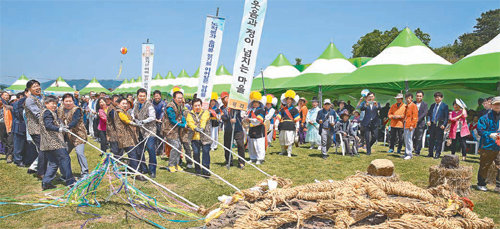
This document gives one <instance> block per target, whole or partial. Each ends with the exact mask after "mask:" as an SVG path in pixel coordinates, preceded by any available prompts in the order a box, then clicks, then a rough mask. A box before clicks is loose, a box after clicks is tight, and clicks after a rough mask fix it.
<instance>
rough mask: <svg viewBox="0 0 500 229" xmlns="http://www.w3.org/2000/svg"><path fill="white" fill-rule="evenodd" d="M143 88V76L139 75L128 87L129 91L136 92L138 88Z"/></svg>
mask: <svg viewBox="0 0 500 229" xmlns="http://www.w3.org/2000/svg"><path fill="white" fill-rule="evenodd" d="M140 88H142V76H139V77H137V79H136V80H135V81H134V82H133V83H130V87H128V88H127V90H126V91H127V93H132V94H134V93H136V92H137V90H139V89H140Z"/></svg>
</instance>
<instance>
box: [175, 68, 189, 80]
mask: <svg viewBox="0 0 500 229" xmlns="http://www.w3.org/2000/svg"><path fill="white" fill-rule="evenodd" d="M182 77H189V75H188V74H187V72H186V70H184V69H182V70H181V72H180V73H179V75H177V78H182Z"/></svg>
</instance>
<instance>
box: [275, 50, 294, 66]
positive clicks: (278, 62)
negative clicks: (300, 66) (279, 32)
mask: <svg viewBox="0 0 500 229" xmlns="http://www.w3.org/2000/svg"><path fill="white" fill-rule="evenodd" d="M287 65H292V64H290V61H288V59H286V57H285V56H284V55H283V54H282V53H280V54H279V55H278V57H276V59H274V61H273V62H272V63H271V65H270V66H275V67H279V66H287Z"/></svg>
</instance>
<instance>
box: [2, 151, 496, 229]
mask: <svg viewBox="0 0 500 229" xmlns="http://www.w3.org/2000/svg"><path fill="white" fill-rule="evenodd" d="M339 151H340V149H339ZM386 151H387V147H384V146H382V145H381V144H379V145H377V146H375V150H374V152H373V153H372V155H371V156H367V155H365V154H364V153H361V156H360V157H349V156H342V155H339V154H334V152H335V149H330V153H331V155H330V157H329V158H328V159H327V160H323V159H322V158H321V154H320V151H318V150H309V149H308V145H304V146H301V147H300V148H298V149H294V150H293V153H294V155H293V157H292V158H288V157H286V156H281V155H279V154H278V153H279V148H278V147H277V142H275V146H273V147H271V148H270V149H269V150H268V152H267V155H266V162H265V163H264V164H263V165H261V166H260V167H261V168H262V169H263V170H264V171H266V172H268V173H270V174H272V175H277V176H281V177H286V178H290V179H292V180H293V182H294V185H300V184H306V183H311V182H314V180H315V179H317V180H327V179H344V178H345V177H347V176H349V175H353V174H354V173H355V172H356V171H366V168H367V166H368V165H369V163H370V161H372V160H373V159H378V158H386V159H390V160H392V161H393V162H394V164H395V167H396V168H395V171H396V173H397V174H399V175H400V177H401V179H402V180H405V181H411V182H412V183H414V184H416V185H418V186H420V187H426V186H427V185H428V179H429V177H428V176H429V172H428V171H429V167H430V166H432V165H435V164H438V163H439V161H438V160H433V159H430V158H426V157H416V158H414V159H412V160H409V161H404V160H403V159H401V158H400V157H399V155H396V154H388V153H386ZM448 153H449V152H445V153H444V154H448ZM426 154H427V152H423V155H426ZM86 156H87V159H88V161H89V167H90V168H94V167H95V166H96V164H97V163H98V162H99V160H100V157H99V152H98V151H96V150H94V149H93V148H91V147H89V146H86ZM247 156H248V154H247ZM211 157H212V164H211V169H212V170H213V171H214V172H215V173H217V174H219V175H220V176H222V177H223V178H225V179H226V180H228V181H229V182H231V183H232V184H234V185H235V186H237V187H239V188H241V189H245V188H249V187H252V186H253V185H254V184H255V183H256V182H257V181H260V180H262V179H264V178H265V176H264V175H263V174H261V173H259V172H258V171H257V170H255V169H254V168H252V167H250V166H247V167H246V169H245V170H240V169H237V168H231V170H227V169H226V167H225V166H224V165H223V162H224V156H223V150H222V149H221V147H219V149H218V150H216V151H213V152H211ZM71 159H72V165H73V166H72V168H73V172H74V173H75V174H77V175H79V171H80V167H79V165H78V162H77V160H76V155H75V153H74V152H72V153H71ZM167 162H168V161H167V159H166V158H162V159H161V160H159V162H158V163H159V164H160V165H161V166H163V167H164V166H166V165H167ZM478 162H479V156H475V155H470V156H469V158H468V159H467V161H466V162H465V163H463V162H461V163H463V164H466V165H471V166H473V167H474V177H473V181H472V184H476V174H477V169H478V165H479V164H478ZM26 170H27V169H25V168H17V167H16V166H15V165H13V164H6V163H5V159H4V158H2V159H1V160H0V187H1V188H0V197H2V198H6V197H16V196H20V195H21V196H22V197H23V198H25V199H31V200H34V201H36V200H39V198H41V197H42V194H43V192H42V191H41V182H40V181H39V180H38V179H37V178H36V177H34V176H32V175H29V174H27V173H26ZM191 172H192V171H191ZM157 173H158V174H157V178H156V181H158V182H159V183H161V184H164V185H165V186H166V187H168V188H170V189H172V190H173V191H175V192H177V193H178V194H180V195H182V196H184V197H186V198H187V199H189V200H190V201H192V202H194V203H196V204H198V205H204V206H211V205H213V204H214V203H216V202H217V197H218V196H220V195H223V194H225V195H230V194H231V193H233V192H234V190H233V189H231V188H230V187H229V186H227V185H225V184H224V183H222V182H221V181H219V180H217V179H215V178H211V179H205V178H202V177H198V176H194V175H192V174H190V173H186V172H178V173H169V172H167V171H166V170H164V169H159V170H158V172H157ZM57 186H58V187H63V185H62V184H60V183H59V184H58V185H57ZM136 186H137V187H138V188H140V189H141V190H143V191H144V192H145V193H148V194H151V195H153V196H154V195H156V194H157V192H155V189H154V188H153V187H151V186H150V185H149V183H136ZM488 188H489V189H490V190H492V189H493V188H494V187H493V186H492V185H489V186H488ZM108 195H109V191H107V186H104V185H103V188H102V189H101V191H100V192H99V196H101V197H102V198H101V204H102V206H101V207H87V208H80V209H77V207H62V208H46V209H43V210H40V211H32V212H28V213H23V214H20V215H16V216H11V217H7V218H3V219H0V228H14V227H15V228H40V227H43V228H75V227H80V226H81V225H82V224H84V223H85V222H86V221H87V220H88V219H92V218H95V217H96V216H94V215H91V214H84V213H77V211H84V212H87V213H92V214H97V215H99V216H100V218H99V219H95V220H89V221H88V222H87V224H86V226H87V227H91V228H94V227H95V228H129V227H132V228H142V227H150V226H151V225H150V224H148V223H146V222H144V221H142V220H139V219H137V218H136V217H135V216H134V215H135V214H136V213H135V212H134V210H133V209H132V208H131V207H130V206H129V205H127V204H126V203H125V202H124V201H122V200H121V199H119V198H111V200H110V201H109V202H104V201H103V200H104V199H105V198H106V197H107V196H108ZM470 197H471V199H472V201H473V202H474V204H475V208H474V211H475V212H477V213H479V214H480V215H481V217H485V216H486V217H490V218H493V219H494V221H495V223H496V224H497V226H498V225H499V222H500V204H499V203H500V195H499V194H498V193H494V192H493V191H488V192H479V191H476V190H474V191H473V192H472V194H471V196H470ZM32 208H33V207H28V206H18V205H0V216H3V215H7V214H10V213H15V212H20V211H24V210H28V209H32ZM143 213H144V214H146V215H148V216H151V217H152V218H151V219H152V220H154V221H155V222H159V223H160V224H162V225H164V226H166V227H168V228H186V227H194V226H200V225H202V223H201V222H190V223H172V222H168V221H166V220H163V219H161V218H159V217H156V213H154V212H143ZM141 214H142V213H141ZM166 217H167V218H171V219H174V218H175V217H173V216H166ZM177 219H185V218H178V217H177Z"/></svg>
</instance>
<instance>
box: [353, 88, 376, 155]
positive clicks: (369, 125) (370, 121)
mask: <svg viewBox="0 0 500 229" xmlns="http://www.w3.org/2000/svg"><path fill="white" fill-rule="evenodd" d="M362 100H363V98H361V99H360V103H359V104H358V106H357V109H359V110H361V111H364V112H365V116H364V117H363V120H362V121H361V128H363V130H364V133H365V142H366V155H370V154H371V153H372V145H373V144H375V142H376V141H377V138H378V130H379V128H380V117H379V110H380V104H378V102H377V101H375V94H374V93H373V92H369V93H368V95H366V97H365V100H364V101H362Z"/></svg>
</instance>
